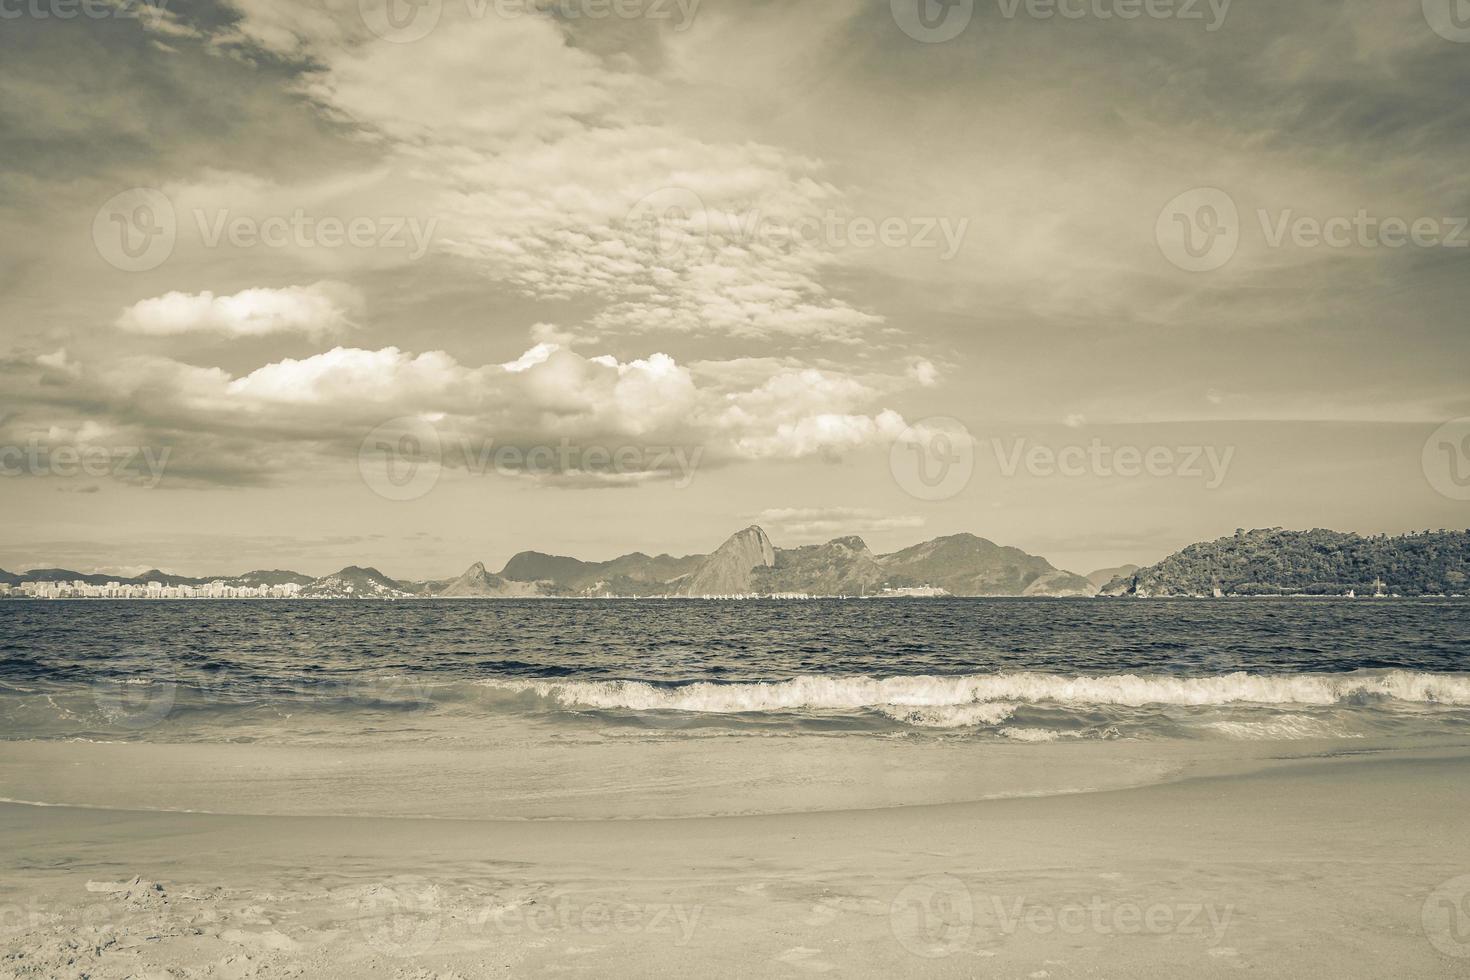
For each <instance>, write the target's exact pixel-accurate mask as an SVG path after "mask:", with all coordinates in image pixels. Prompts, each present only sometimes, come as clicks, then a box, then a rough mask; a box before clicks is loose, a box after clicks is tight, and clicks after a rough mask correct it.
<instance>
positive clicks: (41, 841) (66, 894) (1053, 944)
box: [0, 747, 1470, 980]
mask: <svg viewBox="0 0 1470 980" xmlns="http://www.w3.org/2000/svg"><path fill="white" fill-rule="evenodd" d="M1262 762H1263V764H1262V765H1260V766H1257V767H1254V768H1253V769H1252V770H1251V771H1246V772H1237V773H1233V774H1232V773H1216V774H1213V775H1205V776H1196V777H1191V778H1185V779H1182V780H1178V781H1175V782H1169V783H1162V784H1156V785H1151V786H1146V787H1139V788H1132V789H1118V790H1104V791H1100V792H1095V793H1086V794H1075V795H1058V796H1047V797H1032V798H1018V799H1001V800H988V801H982V802H970V803H941V804H931V805H918V806H905V807H893V808H885V809H880V810H849V811H826V812H806V813H782V814H764V815H749V816H734V817H691V818H686V819H680V820H596V821H586V820H582V821H577V820H566V821H491V820H440V819H436V820H431V821H422V820H414V819H390V818H378V817H309V816H214V815H204V814H178V813H158V812H137V811H122V810H84V809H78V808H70V807H53V808H46V809H45V810H44V812H43V811H41V810H38V809H36V808H30V807H24V806H17V805H12V804H0V854H3V855H4V856H3V857H0V867H3V868H4V869H5V873H4V875H0V880H3V882H4V883H3V885H0V903H3V904H4V905H5V908H7V909H9V910H11V914H10V915H9V916H6V917H0V923H5V924H9V925H10V928H8V929H6V930H5V931H4V938H5V940H6V941H5V943H4V946H3V949H4V951H5V955H4V957H3V958H0V976H23V975H27V976H29V975H58V976H61V975H68V974H67V973H66V972H65V970H66V969H76V970H78V974H79V973H80V972H81V969H82V968H85V970H86V971H87V972H89V974H90V975H91V976H93V977H99V978H102V977H113V976H117V977H124V976H139V975H143V976H146V975H150V973H149V971H150V970H156V971H159V972H158V975H160V976H161V975H163V974H162V972H161V971H162V970H163V969H164V968H165V967H166V968H168V969H170V970H172V971H173V972H172V973H171V975H172V976H182V977H235V976H240V977H244V976H280V975H301V976H313V977H317V976H320V977H325V978H328V980H335V978H338V977H341V978H347V977H379V976H381V977H416V978H444V980H467V978H469V977H479V976H513V975H514V976H520V975H525V974H527V973H535V974H540V973H543V972H568V973H573V974H586V975H589V976H609V975H611V976H679V975H689V973H690V972H691V971H696V972H703V973H705V974H716V975H749V976H802V975H806V974H809V973H814V972H815V973H821V972H833V971H840V972H841V973H842V974H843V975H858V976H894V975H904V974H909V973H922V974H924V975H932V976H946V977H947V976H955V977H968V976H972V975H975V974H977V973H979V972H984V973H985V974H986V975H991V976H1002V977H1011V976H1014V977H1034V976H1037V975H1038V974H1040V973H1045V974H1046V975H1047V976H1049V977H1054V978H1062V977H1067V976H1092V975H1097V974H1098V973H1101V974H1102V975H1128V976H1159V977H1165V976H1169V977H1173V976H1179V975H1191V976H1203V977H1216V976H1220V977H1224V976H1233V975H1236V974H1238V973H1239V971H1240V970H1241V969H1246V968H1253V969H1257V970H1261V971H1264V972H1265V973H1266V974H1268V975H1294V974H1295V975H1301V974H1308V973H1310V974H1313V975H1333V976H1344V977H1356V976H1383V975H1389V974H1397V975H1412V976H1423V977H1437V976H1445V977H1449V976H1460V975H1463V974H1462V972H1461V971H1462V970H1463V967H1464V965H1465V960H1464V959H1463V958H1460V957H1459V956H1458V947H1457V946H1454V945H1453V943H1454V934H1453V933H1452V932H1449V931H1447V927H1446V928H1444V929H1442V928H1440V924H1439V920H1437V919H1435V918H1434V916H1435V915H1436V914H1437V911H1436V910H1437V909H1439V907H1440V906H1439V905H1438V904H1436V902H1435V900H1434V896H1436V895H1439V896H1440V897H1443V896H1444V895H1446V894H1449V895H1451V897H1453V896H1454V895H1456V894H1458V893H1457V892H1455V891H1454V890H1455V889H1456V888H1458V887H1459V886H1458V885H1457V884H1456V882H1457V881H1458V879H1459V876H1462V875H1465V874H1467V873H1470V858H1465V857H1460V858H1459V860H1460V865H1463V866H1460V865H1457V864H1456V863H1455V862H1456V857H1457V855H1458V856H1463V855H1470V822H1467V821H1466V820H1465V818H1464V814H1465V813H1466V812H1467V809H1470V778H1467V777H1470V749H1467V748H1465V747H1457V748H1451V749H1441V750H1430V751H1424V750H1404V751H1399V752H1388V753H1380V754H1375V755H1372V756H1337V757H1333V758H1326V759H1324V758H1309V759H1295V760H1262ZM135 878H136V881H135V880H134V879H135ZM1446 889H1449V891H1448V892H1447V891H1446ZM17 915H18V918H17ZM619 922H621V923H622V927H621V928H620V927H618V926H616V925H615V923H619ZM1446 949H1448V950H1449V951H1450V952H1449V954H1447V953H1446V952H1445V950H1446ZM1466 952H1470V950H1467V951H1466ZM22 966H28V967H31V968H35V967H42V968H44V969H43V971H42V972H39V973H34V972H33V973H31V974H26V973H23V972H22V971H21V969H20V968H21V967H22ZM7 969H8V970H10V971H12V972H9V973H7V972H5V971H6V970H7ZM46 970H49V971H52V972H45V971H46Z"/></svg>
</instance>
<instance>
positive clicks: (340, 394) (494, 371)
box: [15, 342, 905, 485]
mask: <svg viewBox="0 0 1470 980" xmlns="http://www.w3.org/2000/svg"><path fill="white" fill-rule="evenodd" d="M47 360H48V361H49V362H50V364H51V365H56V364H64V365H66V366H67V368H68V372H67V373H66V374H64V375H62V374H58V373H57V372H56V371H55V370H54V369H53V368H49V367H47V366H44V365H39V364H37V365H36V367H37V368H40V369H42V370H45V371H47V372H48V374H49V377H48V379H47V380H46V381H45V382H44V383H43V382H42V381H41V380H40V378H39V377H38V374H39V372H37V373H36V374H33V375H31V376H30V377H27V378H20V379H17V382H18V383H17V384H16V385H15V388H16V390H17V392H18V399H17V400H18V402H24V403H26V407H25V409H24V411H23V412H22V415H23V416H24V419H23V420H21V419H18V420H16V422H15V424H17V425H22V424H29V431H32V432H34V431H36V430H37V425H38V424H39V420H42V419H44V420H46V425H49V426H50V427H51V431H53V432H66V431H68V430H67V429H66V426H68V425H72V426H75V425H76V424H77V420H95V421H87V422H86V424H88V425H91V426H94V427H96V426H98V425H101V426H105V431H107V432H110V433H112V434H113V435H112V438H113V439H114V441H134V442H138V443H139V444H146V443H147V441H148V440H149V439H152V440H162V441H164V442H166V443H167V444H168V445H170V446H171V447H173V454H174V455H173V460H174V461H173V462H171V464H170V466H171V473H172V474H177V473H191V474H194V475H196V476H197V478H198V479H200V480H206V481H209V480H212V481H213V482H219V483H236V482H271V481H274V480H278V479H282V478H286V477H288V476H289V475H290V474H291V473H293V472H296V471H301V472H307V473H313V474H315V473H318V472H321V471H322V470H323V468H325V469H327V470H330V468H331V467H332V465H333V463H332V460H333V459H336V460H339V461H340V460H342V459H343V458H347V457H352V456H355V454H356V453H357V452H358V450H359V448H360V447H361V445H362V442H363V440H364V438H365V437H366V436H367V434H368V433H369V432H371V431H373V430H374V429H376V428H377V427H379V426H381V425H382V424H384V423H385V422H390V421H394V420H402V419H417V420H422V421H423V422H424V423H427V424H430V425H432V426H433V427H434V428H435V431H436V432H437V433H438V434H439V436H440V437H441V438H442V440H443V443H444V445H445V447H446V453H448V452H449V450H450V449H453V450H454V452H455V453H457V454H458V455H457V456H456V457H454V458H450V457H449V456H448V455H446V459H445V463H446V465H450V466H453V465H456V464H462V465H469V464H470V463H471V462H472V457H473V456H474V455H475V454H477V453H479V452H481V451H483V450H486V449H488V448H490V447H497V446H519V447H530V446H560V445H576V446H582V447H588V446H593V445H598V446H604V447H608V448H614V449H615V448H616V447H619V446H632V447H643V448H648V447H661V446H668V447H683V448H684V449H686V450H688V452H686V458H687V457H688V456H691V455H692V454H693V452H694V451H695V450H697V451H698V453H699V456H700V458H701V460H702V462H703V464H704V465H711V464H713V465H720V464H722V463H731V462H735V461H739V460H750V459H762V458H778V459H801V458H806V457H813V456H827V457H834V456H840V455H842V454H844V453H848V452H852V451H856V450H861V449H864V448H867V447H870V446H875V445H886V444H888V443H889V442H891V441H892V439H894V438H896V437H897V435H898V434H899V433H901V432H902V431H903V429H904V427H905V423H904V420H903V418H902V417H901V416H900V415H899V414H898V413H897V412H895V411H893V410H891V409H888V408H885V407H883V406H882V405H881V401H880V400H881V399H882V398H883V397H884V388H885V386H884V385H878V384H874V383H873V380H872V379H870V378H858V377H855V376H851V375H846V374H843V373H841V372H838V371H834V370H831V369H823V368H816V367H810V366H799V367H796V366H790V365H788V364H787V363H785V362H778V361H770V362H760V363H761V364H762V365H763V366H764V368H765V371H766V373H765V376H764V377H761V378H759V379H755V378H753V374H754V367H753V366H752V364H750V363H736V364H734V365H733V368H732V370H730V371H728V372H725V371H722V370H721V362H717V361H713V362H712V361H706V362H700V363H699V365H698V366H697V368H694V367H691V366H689V365H685V364H680V363H679V362H678V361H677V360H675V359H674V358H673V357H671V356H669V355H668V354H664V353H652V354H649V355H647V356H645V357H638V358H632V359H627V360H622V359H619V358H617V357H614V356H612V355H600V356H596V357H586V356H583V355H582V354H579V353H577V352H576V351H573V350H570V349H567V348H564V347H561V346H559V345H556V344H551V343H547V342H542V343H541V344H538V345H537V346H535V347H533V348H531V349H530V350H528V351H527V352H526V353H525V354H523V355H522V356H521V357H519V358H517V359H515V360H513V361H510V362H507V363H504V364H486V365H482V366H478V367H474V366H468V365H464V364H461V363H459V362H458V361H457V360H456V359H455V358H454V357H452V356H451V355H449V354H447V353H445V352H443V351H427V352H422V353H413V352H409V351H404V350H401V349H400V348H397V347H384V348H381V349H378V350H366V349H361V348H352V347H336V348H333V349H331V350H328V351H324V352H322V353H319V354H316V355H313V356H311V357H306V358H300V359H297V358H284V359H282V360H279V361H275V362H272V363H269V364H265V365H262V366H260V367H258V368H256V369H255V370H253V371H250V372H248V373H245V374H242V375H239V376H234V375H232V374H231V373H229V372H227V371H224V370H222V369H220V368H211V367H199V366H195V365H190V364H185V363H183V362H180V361H176V360H172V359H170V358H165V357H129V358H123V359H120V360H117V361H106V362H98V363H87V362H78V361H74V360H71V359H69V358H68V357H67V356H66V355H64V354H61V353H58V354H55V355H47ZM71 438H73V439H74V438H75V435H74V434H73V435H72V436H71ZM646 458H647V459H648V460H649V462H648V464H647V465H648V470H647V472H645V473H634V474H632V475H631V478H632V479H635V480H636V479H641V478H643V477H648V478H656V477H660V476H667V475H671V473H670V472H667V471H664V470H663V469H662V467H664V466H666V465H672V464H673V463H674V461H675V460H674V459H673V458H670V459H668V460H666V461H665V462H662V463H661V462H659V458H658V455H657V454H655V453H649V454H647V455H646ZM191 467H192V468H191ZM542 475H544V476H547V477H548V478H552V479H555V478H557V477H561V476H565V477H569V478H575V479H581V478H584V477H586V476H587V474H586V473H585V472H578V473H572V472H570V467H568V468H567V470H566V471H565V472H546V473H543V474H542ZM623 476H624V477H625V478H628V477H629V474H623ZM579 485H593V484H591V483H588V482H587V481H585V480H583V481H582V483H581V484H579Z"/></svg>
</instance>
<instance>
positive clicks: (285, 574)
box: [206, 568, 315, 588]
mask: <svg viewBox="0 0 1470 980" xmlns="http://www.w3.org/2000/svg"><path fill="white" fill-rule="evenodd" d="M206 581H214V580H213V579H208V580H206ZM221 581H223V582H224V583H225V584H226V585H234V586H252V587H255V588H258V587H260V586H262V585H302V586H306V585H310V584H311V583H312V582H313V581H315V580H314V579H313V578H312V577H311V576H310V575H302V574H301V573H300V572H291V571H286V570H284V569H280V568H273V569H271V570H270V571H265V570H262V569H257V570H256V571H253V572H246V573H245V574H244V575H232V576H230V577H229V578H226V579H221Z"/></svg>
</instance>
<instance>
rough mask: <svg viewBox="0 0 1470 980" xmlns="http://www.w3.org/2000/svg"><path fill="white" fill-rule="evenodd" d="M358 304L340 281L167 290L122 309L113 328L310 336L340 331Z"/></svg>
mask: <svg viewBox="0 0 1470 980" xmlns="http://www.w3.org/2000/svg"><path fill="white" fill-rule="evenodd" d="M362 307H363V298H362V294H361V293H360V292H358V291H357V290H356V289H355V288H353V287H351V286H348V285H346V284H345V283H340V282H332V281H328V280H324V281H322V282H318V283H313V284H312V285H310V286H287V287H285V288H282V289H269V288H259V289H246V290H242V291H240V292H238V293H235V294H234V295H232V296H216V295H215V294H214V293H212V292H210V291H208V290H205V291H204V292H202V293H181V292H170V293H165V294H164V295H162V296H156V297H154V298H152V299H145V300H140V301H139V302H137V303H134V304H133V305H132V306H130V307H128V308H127V309H125V310H123V312H122V314H121V315H120V316H119V317H118V318H117V323H116V325H117V327H118V329H120V330H125V331H127V332H129V333H138V334H148V335H151V336H174V335H178V334H188V333H204V334H219V335H221V336H224V337H259V336H264V335H266V334H276V333H301V334H306V335H307V336H310V337H320V336H324V335H328V334H338V333H342V332H345V331H346V330H347V329H348V328H349V327H351V326H352V317H353V316H355V315H356V314H357V313H359V312H360V311H361V309H362Z"/></svg>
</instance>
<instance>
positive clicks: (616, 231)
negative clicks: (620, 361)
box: [215, 0, 882, 341]
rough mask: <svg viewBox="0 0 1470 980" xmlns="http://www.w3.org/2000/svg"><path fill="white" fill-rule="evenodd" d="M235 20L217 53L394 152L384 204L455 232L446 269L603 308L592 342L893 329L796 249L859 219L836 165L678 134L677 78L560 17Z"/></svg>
mask: <svg viewBox="0 0 1470 980" xmlns="http://www.w3.org/2000/svg"><path fill="white" fill-rule="evenodd" d="M234 7H235V9H236V10H237V11H238V12H239V14H240V17H239V19H238V20H237V21H236V22H235V23H234V24H233V25H232V26H231V27H230V28H229V29H228V30H227V31H225V32H223V33H221V34H219V35H218V36H217V37H216V39H215V40H216V43H217V44H219V45H223V46H226V47H230V48H232V49H237V50H243V51H251V50H253V51H257V52H260V53H264V54H269V55H271V56H274V57H285V58H289V59H293V60H296V61H298V62H299V73H298V76H297V86H298V88H299V90H300V91H301V92H302V93H303V94H304V95H305V96H306V97H308V98H309V99H311V100H312V101H313V102H314V103H316V104H318V105H319V106H321V107H322V108H323V110H324V111H325V113H326V114H327V115H329V116H331V117H332V118H333V119H334V120H335V121H338V122H340V123H343V124H345V125H346V126H348V127H350V128H351V129H352V130H354V131H355V133H356V135H358V136H359V137H360V138H361V139H362V140H363V141H364V142H365V143H368V144H370V145H376V146H379V147H381V149H382V153H383V159H384V161H385V166H386V168H387V169H386V170H385V171H384V172H383V173H381V174H380V175H379V176H380V177H381V178H382V179H383V180H384V182H385V184H386V185H387V186H386V188H385V191H384V194H385V195H386V196H388V197H389V198H390V199H393V200H395V201H397V202H399V203H398V204H395V208H396V210H397V211H398V212H399V213H404V214H416V215H420V216H423V217H424V218H425V220H428V219H429V218H432V219H433V220H434V221H435V222H436V223H437V229H438V232H439V234H438V236H437V239H436V246H437V248H438V249H439V250H440V251H441V252H443V253H447V254H450V255H454V256H457V257H459V258H461V259H464V260H466V261H468V262H470V263H472V264H473V265H474V266H475V267H476V268H477V269H478V270H479V271H480V272H481V273H482V274H483V275H485V276H488V277H490V278H492V279H495V280H498V281H501V282H505V283H508V284H509V285H510V286H512V287H513V288H514V289H516V290H517V291H519V292H521V293H523V294H525V295H527V296H531V297H535V298H539V299H544V300H562V299H569V298H573V297H589V298H593V299H596V300H600V301H601V306H600V307H599V308H595V309H594V311H593V313H592V314H591V315H590V318H589V324H588V326H589V327H590V328H591V329H592V330H595V331H597V332H599V333H624V334H626V333H643V332H648V331H668V332H680V333H699V334H718V335H732V336H737V337H746V338H764V337H771V336H788V337H808V338H813V339H819V340H842V341H852V340H853V339H855V338H856V337H858V336H861V335H862V334H863V333H864V332H865V331H867V330H869V329H870V328H872V327H874V326H876V325H878V324H880V323H881V322H882V320H881V317H879V316H877V315H875V314H873V313H871V312H868V311H866V310H863V309H860V308H858V307H856V306H854V305H852V304H851V303H849V302H848V301H846V300H844V299H843V298H841V297H840V296H838V295H836V294H835V293H834V291H833V289H832V288H831V287H830V286H829V285H828V282H827V279H828V277H827V270H828V269H829V267H831V266H833V265H835V264H837V263H838V262H839V261H840V255H839V253H838V252H837V251H836V250H834V249H833V248H831V247H828V246H826V245H824V244H822V243H821V242H819V241H816V240H814V239H813V238H812V237H811V236H803V235H800V234H790V233H789V230H790V229H793V228H803V227H814V225H813V224H812V223H813V222H816V221H819V220H821V219H823V218H825V217H826V216H828V215H829V214H831V213H834V212H841V211H842V209H843V208H844V206H845V205H844V199H843V195H842V193H841V192H840V190H839V189H838V188H837V187H836V186H835V185H833V184H832V183H830V182H828V181H827V180H825V179H824V178H823V176H822V170H823V167H822V164H821V163H820V162H819V161H817V160H814V159H811V158H808V157H806V156H802V155H800V154H795V153H791V152H789V151H786V150H781V149H778V148H776V147H773V146H768V145H762V144H759V143H753V142H719V141H711V140H708V139H706V138H703V137H701V136H698V135H694V134H693V133H691V132H690V131H688V128H686V127H684V126H679V125H673V124H671V123H669V122H668V121H667V119H668V114H666V113H662V112H658V111H657V107H659V106H661V105H664V104H666V103H667V102H668V101H669V100H670V99H671V98H673V97H675V96H676V95H677V94H678V93H677V92H676V91H674V90H673V89H672V88H671V87H670V86H675V85H677V80H676V79H660V78H659V77H657V76H654V75H650V74H646V73H642V72H638V71H635V70H634V65H633V64H632V63H631V62H630V61H629V60H628V59H627V58H625V57H621V58H603V57H599V56H598V55H597V54H595V53H593V52H592V51H591V50H589V49H588V48H587V47H585V46H582V45H578V44H574V43H571V39H570V36H569V32H570V31H571V30H572V27H571V26H569V25H566V24H564V23H559V22H558V21H557V20H556V19H555V18H553V17H551V16H546V15H544V14H542V13H539V12H533V11H527V12H526V13H524V14H523V15H522V16H516V17H506V16H497V15H496V8H495V5H493V4H490V5H486V6H477V5H475V4H444V5H443V6H442V8H438V13H437V16H438V17H439V21H438V23H437V26H436V27H435V29H434V30H432V31H430V32H429V33H428V34H427V36H424V37H422V38H420V39H417V40H415V41H414V42H413V43H403V44H395V43H384V42H383V41H381V40H380V39H378V38H375V37H372V36H371V35H370V34H368V33H367V32H366V31H365V30H364V21H363V16H364V15H363V14H361V13H360V12H359V11H358V9H357V7H356V4H346V5H337V4H333V5H328V6H326V7H315V6H314V7H312V8H311V9H309V10H302V9H299V8H300V5H299V4H297V3H296V2H294V0H292V2H286V0H279V2H278V0H235V2H234ZM385 79H387V80H390V81H388V82H386V83H385V81H384V80H385ZM323 190H325V189H323ZM309 192H310V189H309V188H306V187H303V188H300V189H299V193H298V195H297V203H298V204H300V203H301V198H300V194H309ZM378 196H379V197H380V198H381V197H382V196H384V195H378ZM303 206H304V205H303ZM237 210H238V206H237ZM312 210H322V208H315V209H313V208H311V207H308V211H312ZM333 213H340V207H339V211H338V212H333ZM356 258H359V259H361V260H362V261H366V260H367V259H366V257H365V256H359V257H356Z"/></svg>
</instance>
